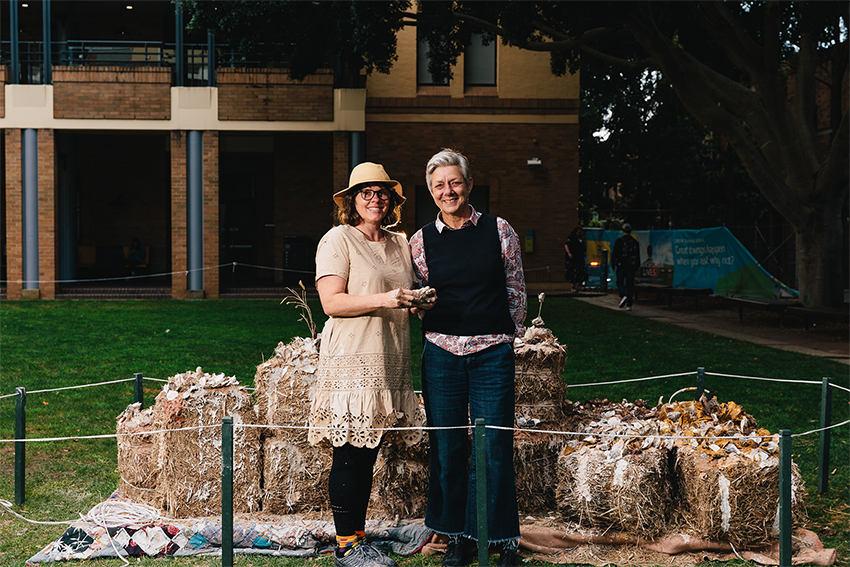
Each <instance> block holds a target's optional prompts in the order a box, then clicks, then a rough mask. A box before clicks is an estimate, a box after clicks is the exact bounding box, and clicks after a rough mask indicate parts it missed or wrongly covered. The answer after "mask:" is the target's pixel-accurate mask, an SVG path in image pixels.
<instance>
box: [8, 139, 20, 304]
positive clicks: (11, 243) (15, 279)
mask: <svg viewBox="0 0 850 567" xmlns="http://www.w3.org/2000/svg"><path fill="white" fill-rule="evenodd" d="M4 133H5V136H4V138H5V148H4V150H5V158H6V164H5V165H6V167H5V177H6V184H5V189H6V280H7V281H8V283H7V284H6V297H7V298H8V299H20V298H21V288H22V287H23V286H22V285H21V279H22V278H23V274H24V264H23V255H24V246H23V234H24V221H23V205H24V203H23V193H22V179H21V178H22V175H23V170H22V162H21V131H20V129H18V128H7V129H6V130H5V132H4Z"/></svg>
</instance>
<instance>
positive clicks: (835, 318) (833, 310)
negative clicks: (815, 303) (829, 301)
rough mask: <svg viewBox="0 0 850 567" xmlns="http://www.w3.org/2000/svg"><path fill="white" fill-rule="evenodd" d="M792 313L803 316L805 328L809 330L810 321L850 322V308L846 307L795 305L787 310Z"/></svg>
mask: <svg viewBox="0 0 850 567" xmlns="http://www.w3.org/2000/svg"><path fill="white" fill-rule="evenodd" d="M786 311H787V312H788V314H790V315H797V316H800V317H802V318H803V328H804V329H805V330H806V331H808V330H809V322H814V321H826V322H834V323H844V324H845V325H846V324H850V310H848V308H847V307H846V306H845V307H803V306H793V307H789V308H788V309H787V310H786Z"/></svg>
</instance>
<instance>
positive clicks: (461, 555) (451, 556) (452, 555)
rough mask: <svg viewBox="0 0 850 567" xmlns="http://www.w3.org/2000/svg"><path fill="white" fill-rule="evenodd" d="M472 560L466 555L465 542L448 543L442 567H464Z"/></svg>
mask: <svg viewBox="0 0 850 567" xmlns="http://www.w3.org/2000/svg"><path fill="white" fill-rule="evenodd" d="M471 562H472V558H471V557H470V555H469V554H468V553H466V542H464V541H460V542H458V543H450V544H449V545H448V547H446V554H445V555H443V563H442V565H443V567H466V566H467V565H469V564H470V563H471Z"/></svg>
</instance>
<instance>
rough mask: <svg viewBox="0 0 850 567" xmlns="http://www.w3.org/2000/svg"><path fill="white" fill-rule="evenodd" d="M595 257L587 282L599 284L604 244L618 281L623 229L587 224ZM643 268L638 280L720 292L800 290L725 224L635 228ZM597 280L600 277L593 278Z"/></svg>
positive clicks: (774, 294) (590, 258)
mask: <svg viewBox="0 0 850 567" xmlns="http://www.w3.org/2000/svg"><path fill="white" fill-rule="evenodd" d="M585 233H586V234H587V256H588V262H590V265H591V269H590V277H591V281H588V285H589V286H591V287H598V286H599V284H600V283H601V280H600V276H601V274H600V270H599V268H598V267H596V269H594V267H595V266H600V265H601V260H602V250H603V249H605V250H608V263H609V267H608V281H609V282H614V281H616V275H615V272H614V270H613V269H611V267H610V262H611V252H612V250H613V249H614V242H615V241H616V240H617V239H618V238H620V237H621V236H623V233H622V232H621V231H618V230H602V229H600V228H588V229H585ZM632 236H633V237H634V238H636V239H637V241H638V243H639V244H640V268H638V271H637V273H636V275H635V283H640V284H654V285H660V286H671V287H679V288H691V289H711V290H713V291H714V293H715V294H718V295H735V296H742V297H764V298H777V297H781V296H795V297H796V296H797V292H796V291H795V290H792V289H789V288H788V287H787V286H785V285H784V284H782V283H781V282H779V281H778V280H777V279H776V278H774V277H773V276H771V275H770V274H769V273H767V271H766V270H765V269H764V268H762V267H761V265H759V263H758V262H756V260H755V258H753V256H752V254H750V252H749V251H748V250H747V249H746V248H744V245H743V244H741V242H740V241H739V240H738V239H737V238H735V236H734V235H733V234H732V233H731V232H730V231H729V229H728V228H726V227H718V228H706V229H702V230H636V231H633V232H632ZM593 280H595V281H593Z"/></svg>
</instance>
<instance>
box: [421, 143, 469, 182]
mask: <svg viewBox="0 0 850 567" xmlns="http://www.w3.org/2000/svg"><path fill="white" fill-rule="evenodd" d="M449 165H456V166H457V167H458V168H459V169H460V174H461V175H462V176H463V181H464V183H466V185H467V186H468V185H469V180H470V178H471V175H470V169H469V160H468V159H466V156H465V155H463V154H462V153H460V152H457V151H455V150H452V149H449V148H445V149H443V150H440V151H439V152H437V153H436V154H434V155H433V156H431V159H429V160H428V165H426V166H425V183H426V184H427V185H428V190H429V191H430V190H431V174H432V173H434V170H435V169H437V168H438V167H446V166H449Z"/></svg>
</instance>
